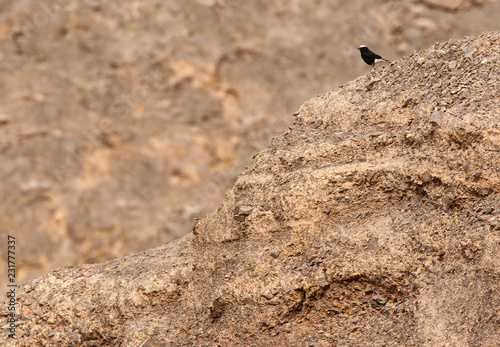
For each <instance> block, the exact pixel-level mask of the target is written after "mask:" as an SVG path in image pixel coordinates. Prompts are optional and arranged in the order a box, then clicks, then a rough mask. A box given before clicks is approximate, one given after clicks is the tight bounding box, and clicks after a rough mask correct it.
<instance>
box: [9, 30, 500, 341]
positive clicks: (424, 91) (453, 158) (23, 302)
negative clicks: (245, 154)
mask: <svg viewBox="0 0 500 347" xmlns="http://www.w3.org/2000/svg"><path fill="white" fill-rule="evenodd" d="M499 76H500V33H499V32H490V33H485V34H482V35H480V36H478V37H475V38H468V39H465V40H464V41H448V42H444V43H437V44H435V45H434V46H432V47H431V48H430V49H427V50H425V51H422V52H420V53H414V54H412V55H410V56H408V57H406V58H404V59H402V60H398V61H396V62H393V63H392V64H390V65H387V66H384V67H381V68H377V69H375V70H373V71H372V72H370V73H368V74H367V75H365V76H363V77H360V78H358V79H356V80H354V81H352V82H349V83H347V84H345V85H343V86H341V87H340V88H338V89H336V90H334V91H332V92H330V93H327V94H323V95H320V96H318V97H317V98H315V99H312V100H310V101H308V102H306V103H305V104H304V105H302V106H301V107H300V110H299V111H298V112H297V113H296V114H295V121H294V122H293V124H292V125H290V126H289V128H288V129H287V130H286V131H284V132H283V133H282V134H280V135H279V136H276V137H275V138H273V140H272V141H271V143H270V144H269V146H268V147H267V148H266V149H265V150H263V151H262V152H260V153H259V154H257V155H256V156H255V157H254V159H253V161H252V163H251V165H250V166H249V167H248V168H247V169H246V170H245V171H244V172H243V173H242V174H241V175H240V176H239V177H238V179H237V180H236V183H235V184H234V186H233V188H232V189H230V190H229V191H228V192H227V193H226V197H225V199H224V201H223V203H222V204H221V205H220V206H219V207H218V208H217V209H216V210H215V211H213V212H212V213H210V214H209V215H208V216H207V217H206V218H204V219H203V220H200V221H199V222H198V223H197V224H196V225H194V227H193V231H192V233H191V234H189V235H187V236H185V237H184V238H182V239H180V240H178V241H175V242H172V243H169V244H166V245H165V246H162V247H159V248H156V249H153V250H150V251H147V252H143V253H138V254H135V255H132V256H129V257H125V258H121V259H116V260H113V261H110V262H107V263H102V264H96V265H84V266H77V267H66V268H61V269H58V270H55V271H52V272H51V273H49V274H48V275H46V276H44V277H41V278H39V279H37V280H34V281H29V282H27V283H25V284H23V285H22V286H21V288H20V289H19V293H18V302H19V304H20V310H19V312H18V313H19V318H18V319H19V320H18V323H19V324H18V325H17V339H16V345H19V346H37V345H61V344H64V345H75V346H76V345H86V346H108V345H120V346H139V345H140V346H161V345H163V346H167V345H201V346H204V345H207V346H208V345H220V346H228V345H245V346H262V345H275V346H290V345H303V346H332V345H333V346H345V345H351V346H366V345H376V346H382V345H385V346H404V345H414V346H415V345H416V346H422V345H425V346H444V345H448V346H495V345H497V343H498V341H499V340H500V331H499V330H498V326H499V324H500V313H499V307H500V294H499V293H500V259H499V257H498V254H500V195H499V194H500V125H499V124H500V122H499V121H500V115H499V113H498V110H499V109H500V91H499V88H498V83H499ZM4 312H5V311H4ZM1 338H2V341H4V342H5V341H6V338H5V335H3V336H2V337H1Z"/></svg>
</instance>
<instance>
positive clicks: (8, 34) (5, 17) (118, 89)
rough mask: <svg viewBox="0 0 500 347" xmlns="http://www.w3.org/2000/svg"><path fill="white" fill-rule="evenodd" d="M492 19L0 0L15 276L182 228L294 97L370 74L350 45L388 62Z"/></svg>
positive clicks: (3, 184) (2, 212)
mask: <svg viewBox="0 0 500 347" xmlns="http://www.w3.org/2000/svg"><path fill="white" fill-rule="evenodd" d="M499 17H500V2H499V1H493V0H460V1H453V0H451V1H450V0H449V1H431V0H426V1H422V0H413V1H399V0H356V1H338V0H337V1H333V0H330V1H310V0H294V1H293V3H290V1H283V0H281V1H267V2H266V1H245V0H188V1H179V0H162V1H159V0H141V1H138V0H121V1H104V0H101V1H98V0H43V1H40V0H23V1H18V0H2V1H0V90H1V91H0V161H1V163H2V164H1V165H0V196H1V197H2V199H1V201H0V239H1V240H4V239H6V238H7V234H9V235H13V236H15V237H16V238H17V240H18V242H19V244H20V245H23V246H22V256H21V257H20V258H19V259H18V261H17V264H16V266H17V275H18V279H19V280H20V281H25V280H27V279H33V278H36V277H39V276H41V275H43V274H46V273H48V272H49V271H50V270H52V269H54V268H57V267H61V266H64V265H78V264H83V263H98V262H104V261H107V260H110V259H114V258H118V257H122V256H125V255H128V254H132V253H135V252H139V251H143V250H146V249H149V248H153V247H157V246H159V245H162V244H164V243H166V242H169V241H173V240H175V239H177V238H179V237H181V236H184V235H186V234H187V233H189V231H190V227H191V224H192V221H193V218H195V217H198V218H201V217H203V216H205V215H206V214H208V213H209V212H210V211H211V210H213V209H214V208H215V207H216V206H217V205H219V204H220V202H221V200H222V198H223V196H224V192H225V191H226V190H228V189H229V188H230V187H232V186H233V184H234V182H235V180H236V177H237V175H238V174H239V173H240V172H241V171H242V170H243V168H244V167H245V166H247V165H248V164H249V162H250V159H251V158H252V155H254V154H255V153H256V152H258V151H260V150H261V149H263V148H265V146H266V145H267V143H268V142H269V140H270V139H271V137H272V136H274V135H276V134H278V133H279V132H280V131H282V130H283V129H285V127H286V126H287V125H288V124H289V123H290V122H291V121H292V119H293V118H292V116H291V113H292V112H293V111H295V110H297V109H298V108H299V107H300V105H301V104H302V103H303V102H304V101H305V100H308V99H310V98H311V97H313V96H315V95H317V94H318V93H324V92H326V91H329V90H331V89H332V88H334V87H337V86H338V85H339V84H341V83H344V82H345V81H348V80H352V79H353V78H354V77H353V76H359V75H361V74H364V73H365V72H366V71H368V70H369V67H367V66H366V65H365V64H364V63H363V62H362V61H361V59H360V58H359V52H358V51H357V50H356V49H355V48H356V47H358V46H359V45H360V44H367V45H368V46H370V47H372V48H373V49H375V50H376V51H377V52H380V53H381V54H383V56H384V57H386V58H388V59H390V60H396V59H397V58H398V57H401V56H403V55H407V54H410V53H411V52H412V51H414V50H421V49H424V48H427V47H428V46H430V45H431V44H433V43H434V42H437V41H442V40H447V39H449V38H462V37H463V36H464V35H475V34H479V33H481V32H485V31H490V30H498V29H499V22H500V21H499V20H498V18H499ZM26 216H28V217H29V218H26ZM0 255H2V256H0V285H1V284H3V282H2V281H3V279H4V278H6V276H7V275H6V268H7V266H6V265H5V264H4V261H5V259H6V254H5V250H4V249H0Z"/></svg>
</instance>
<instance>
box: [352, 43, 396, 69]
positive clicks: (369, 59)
mask: <svg viewBox="0 0 500 347" xmlns="http://www.w3.org/2000/svg"><path fill="white" fill-rule="evenodd" d="M358 49H359V52H360V53H361V58H363V60H364V61H365V63H367V64H368V65H371V66H372V69H373V68H374V67H375V64H377V63H380V62H381V61H386V62H388V63H390V61H389V60H387V59H384V58H382V57H381V56H380V55H378V54H377V53H373V52H372V51H370V50H369V49H368V47H366V46H365V45H361V46H359V47H358Z"/></svg>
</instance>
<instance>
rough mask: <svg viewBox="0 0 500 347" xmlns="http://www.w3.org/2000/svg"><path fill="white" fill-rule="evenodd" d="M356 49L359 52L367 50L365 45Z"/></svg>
mask: <svg viewBox="0 0 500 347" xmlns="http://www.w3.org/2000/svg"><path fill="white" fill-rule="evenodd" d="M358 49H359V50H360V51H362V50H365V49H368V47H366V46H365V45H361V46H359V47H358Z"/></svg>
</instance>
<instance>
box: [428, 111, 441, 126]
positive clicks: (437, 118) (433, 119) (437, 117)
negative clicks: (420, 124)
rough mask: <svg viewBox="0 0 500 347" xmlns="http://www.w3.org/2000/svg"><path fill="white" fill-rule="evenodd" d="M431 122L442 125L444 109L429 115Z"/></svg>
mask: <svg viewBox="0 0 500 347" xmlns="http://www.w3.org/2000/svg"><path fill="white" fill-rule="evenodd" d="M429 122H431V123H432V125H436V126H440V125H441V123H443V112H442V111H434V112H433V113H432V114H431V116H430V117H429Z"/></svg>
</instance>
